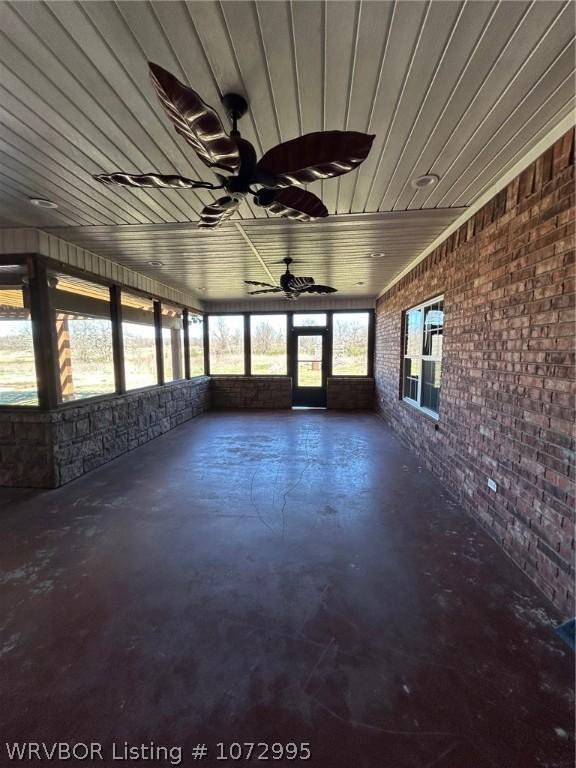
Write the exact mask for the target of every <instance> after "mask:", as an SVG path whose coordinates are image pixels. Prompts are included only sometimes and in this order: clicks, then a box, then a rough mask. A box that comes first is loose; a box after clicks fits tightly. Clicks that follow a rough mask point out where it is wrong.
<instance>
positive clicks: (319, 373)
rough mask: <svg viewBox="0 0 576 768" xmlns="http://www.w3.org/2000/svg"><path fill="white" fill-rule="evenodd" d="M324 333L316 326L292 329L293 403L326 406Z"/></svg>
mask: <svg viewBox="0 0 576 768" xmlns="http://www.w3.org/2000/svg"><path fill="white" fill-rule="evenodd" d="M325 334H326V332H325V331H318V330H317V329H316V328H314V329H312V328H310V329H306V330H303V329H300V328H298V329H295V330H294V338H293V342H294V353H295V354H294V355H293V360H294V371H293V374H292V403H293V405H300V406H316V407H325V406H326V365H325V354H324V352H325V346H326V345H325Z"/></svg>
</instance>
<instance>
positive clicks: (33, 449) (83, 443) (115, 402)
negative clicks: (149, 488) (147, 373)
mask: <svg viewBox="0 0 576 768" xmlns="http://www.w3.org/2000/svg"><path fill="white" fill-rule="evenodd" d="M209 407H210V379H209V378H208V377H207V376H201V377H198V378H196V379H190V380H189V381H179V382H174V383H171V384H166V385H164V386H163V387H161V388H154V389H149V390H143V391H141V392H133V393H128V394H126V395H119V396H117V397H111V398H106V399H105V400H99V401H93V402H86V403H82V402H79V403H78V404H77V405H73V406H69V407H66V408H63V409H61V410H59V411H54V412H52V413H39V412H35V413H21V412H14V411H13V412H8V411H6V412H0V485H4V486H15V487H29V488H57V487H58V486H60V485H64V484H65V483H68V482H70V480H74V479H75V478H77V477H80V476H81V475H83V474H85V473H86V472H89V471H90V470H92V469H95V468H96V467H99V466H101V465H102V464H105V463H106V462H108V461H111V460H112V459H114V458H116V457H117V456H120V455H121V454H123V453H126V452H128V451H131V450H133V449H134V448H137V447H138V446H140V445H143V444H144V443H147V442H148V441H149V440H153V439H154V438H155V437H159V436H160V435H162V434H164V433H165V432H168V431H169V430H170V429H173V428H174V427H177V426H178V425H179V424H182V423H184V422H185V421H189V420H190V419H193V418H194V417H195V416H198V415H199V414H200V413H203V412H204V411H206V410H208V408H209Z"/></svg>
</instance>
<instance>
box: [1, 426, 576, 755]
mask: <svg viewBox="0 0 576 768" xmlns="http://www.w3.org/2000/svg"><path fill="white" fill-rule="evenodd" d="M0 562H1V565H2V576H1V582H2V588H1V593H0V594H1V605H2V612H1V615H0V629H1V632H0V668H1V671H0V680H1V684H2V691H1V698H0V742H1V743H0V765H2V766H3V765H7V764H8V760H7V757H6V754H5V750H4V743H3V742H5V741H8V742H10V741H15V740H26V741H46V742H54V741H67V742H76V741H79V742H80V741H91V742H103V743H104V744H105V747H104V755H105V757H106V759H105V760H104V761H103V762H99V761H96V762H91V761H87V762H82V763H81V762H73V763H72V765H75V766H76V765H115V766H118V765H120V766H127V765H130V764H134V765H136V764H138V765H144V764H145V763H144V762H139V763H127V762H116V761H113V760H112V758H111V755H110V752H109V748H110V746H109V745H110V744H111V742H113V741H115V742H116V743H117V745H120V747H121V746H122V745H123V743H124V742H125V741H127V742H129V744H130V745H139V744H141V743H149V742H150V740H153V741H154V742H155V744H157V745H158V744H160V745H169V746H182V747H184V750H185V756H184V757H183V761H182V764H183V765H196V764H197V765H206V766H211V767H212V768H214V766H221V765H242V764H246V762H247V761H242V762H230V763H229V762H226V761H217V760H216V756H217V753H216V747H215V745H216V742H219V741H223V742H234V741H237V742H245V741H246V742H253V741H256V742H283V743H286V742H298V743H299V742H310V745H311V752H312V758H311V759H310V760H308V761H306V762H304V761H299V760H296V761H286V760H282V761H274V763H275V764H276V765H282V766H287V765H310V766H314V767H316V768H319V767H322V768H532V766H546V767H547V768H564V767H566V768H567V767H568V766H572V765H573V760H572V758H573V751H572V736H573V734H572V722H573V709H572V703H573V700H572V694H571V684H572V680H573V674H574V659H573V656H572V654H571V653H570V652H569V651H568V649H567V648H566V647H565V646H564V645H563V644H562V642H561V641H560V640H558V639H557V638H556V636H555V634H554V632H553V626H554V625H555V624H556V623H557V620H558V616H557V615H556V614H555V612H554V611H553V609H551V607H550V606H549V605H548V604H547V603H546V601H545V599H544V598H543V597H542V596H541V595H540V594H539V593H538V592H536V590H535V589H534V588H533V587H532V585H531V583H530V582H529V581H527V579H526V578H525V577H524V576H523V574H522V573H521V572H520V571H519V570H518V569H517V568H516V567H515V566H514V565H513V564H512V563H511V561H509V560H508V558H507V557H506V556H505V555H504V554H503V553H502V552H501V551H500V550H499V549H498V547H497V546H496V545H495V544H494V543H493V542H492V541H491V540H490V539H489V538H488V537H487V536H486V535H485V534H484V533H483V532H482V531H481V530H480V529H479V528H478V526H477V525H476V524H475V523H474V522H473V521H472V520H471V519H470V518H468V517H467V516H466V515H464V514H463V513H462V511H461V510H460V509H459V508H458V507H457V506H456V505H455V504H454V503H452V502H451V501H450V499H449V498H447V496H446V495H445V494H444V492H443V490H442V488H441V487H440V486H439V485H438V483H437V482H436V481H435V480H434V479H433V478H432V477H431V476H430V475H429V474H428V473H427V472H426V471H424V470H423V469H422V468H421V467H420V465H419V463H418V459H417V458H416V457H415V456H414V455H413V454H411V453H410V452H409V451H408V450H406V449H405V448H404V447H403V446H402V445H401V443H399V442H398V441H397V439H396V438H395V436H394V435H393V433H391V432H390V431H389V430H388V429H387V428H386V426H385V425H384V424H383V422H381V421H380V420H378V419H377V418H376V417H375V416H372V415H369V414H366V415H359V416H357V415H341V414H337V413H331V412H322V411H301V412H293V413H290V412H282V413H254V412H252V413H242V414H238V413H230V414H217V413H211V414H208V415H205V416H202V417H200V418H199V419H197V420H195V421H193V422H190V423H188V424H186V425H184V426H182V427H180V428H178V429H176V430H174V431H173V432H171V433H169V434H168V435H165V436H164V437H162V438H159V439H158V440H155V441H154V442H152V443H149V444H148V445H146V446H145V447H143V448H140V449H139V450H137V451H135V452H133V453H131V454H128V455H126V456H124V457H122V458H121V459H119V460H117V461H116V462H114V463H112V464H110V465H107V466H105V467H103V468H101V469H100V470H97V471H95V472H93V473H92V474H90V475H88V476H86V477H85V478H83V479H80V480H78V481H76V482H74V483H72V484H70V485H69V486H66V487H65V488H62V489H59V490H56V491H49V492H31V491H9V490H7V489H4V490H3V491H0ZM196 743H206V744H207V745H208V748H209V753H208V757H207V758H205V759H204V760H203V761H200V760H192V759H191V757H190V756H189V755H186V753H189V751H190V750H191V748H192V747H193V746H194V745H195V744H196ZM26 762H28V761H26ZM26 762H24V763H20V764H26ZM34 762H35V761H34ZM10 764H12V763H10ZM30 764H32V763H30ZM36 764H37V763H36ZM50 764H51V765H55V764H58V762H55V761H52V762H51V763H50ZM62 764H63V765H64V764H66V765H68V766H70V765H71V763H70V762H67V763H62ZM148 764H152V765H154V766H164V765H169V762H165V761H164V762H163V761H154V762H152V763H150V762H149V763H148ZM249 764H251V765H254V764H257V765H262V764H266V762H265V761H262V762H261V761H250V763H249ZM268 764H270V763H268Z"/></svg>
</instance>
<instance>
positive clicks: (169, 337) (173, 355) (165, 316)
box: [162, 302, 185, 382]
mask: <svg viewBox="0 0 576 768" xmlns="http://www.w3.org/2000/svg"><path fill="white" fill-rule="evenodd" d="M162 354H163V357H164V381H165V382H168V381H177V380H178V379H183V378H184V376H185V368H184V319H183V316H182V310H181V309H178V307H174V306H172V305H171V304H165V303H164V302H162Z"/></svg>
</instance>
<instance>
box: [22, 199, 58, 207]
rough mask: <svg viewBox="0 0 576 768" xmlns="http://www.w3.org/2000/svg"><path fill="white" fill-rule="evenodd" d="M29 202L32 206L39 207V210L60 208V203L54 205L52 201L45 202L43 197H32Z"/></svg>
mask: <svg viewBox="0 0 576 768" xmlns="http://www.w3.org/2000/svg"><path fill="white" fill-rule="evenodd" d="M29 202H30V203H32V205H37V206H38V208H58V203H53V202H52V200H44V198H42V197H31V198H29Z"/></svg>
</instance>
